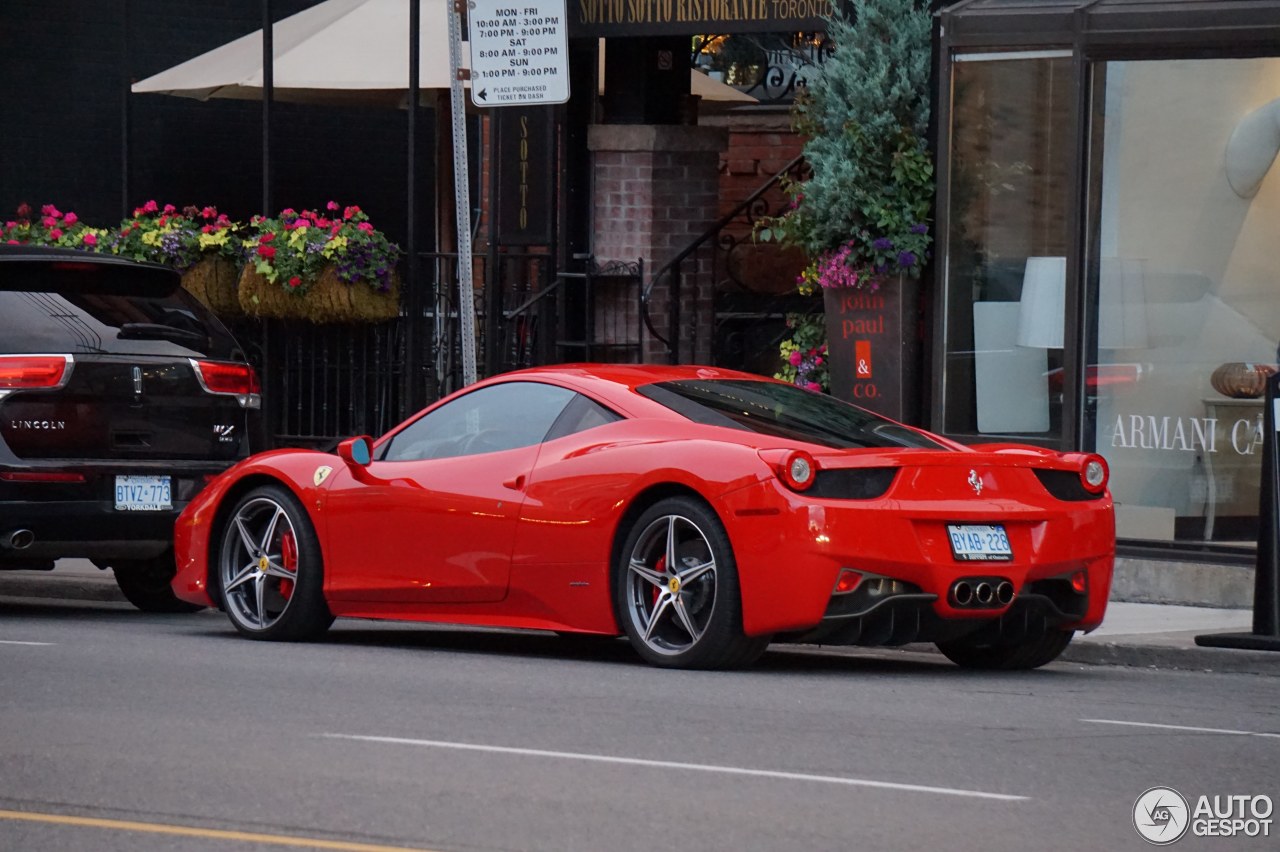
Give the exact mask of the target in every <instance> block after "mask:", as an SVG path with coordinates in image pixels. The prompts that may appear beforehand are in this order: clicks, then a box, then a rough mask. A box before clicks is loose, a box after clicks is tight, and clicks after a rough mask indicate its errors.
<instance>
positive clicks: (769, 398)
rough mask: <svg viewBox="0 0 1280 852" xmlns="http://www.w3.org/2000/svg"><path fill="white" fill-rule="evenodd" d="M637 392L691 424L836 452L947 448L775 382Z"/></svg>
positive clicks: (690, 384)
mask: <svg viewBox="0 0 1280 852" xmlns="http://www.w3.org/2000/svg"><path fill="white" fill-rule="evenodd" d="M636 391H637V392H638V393H640V394H641V395H642V396H646V397H648V398H649V399H652V400H653V401H654V402H658V403H661V404H662V405H665V406H666V407H667V408H670V409H671V410H672V411H674V412H676V413H677V414H680V415H683V416H684V417H687V418H688V419H690V420H692V421H694V422H695V423H703V424H706V425H709V426H727V427H729V428H731V429H745V430H747V431H749V432H758V433H760V434H762V435H773V436H776V437H779V438H789V439H792V440H797V441H807V442H808V443H811V444H819V445H821V446H824V447H832V448H835V449H848V448H852V447H922V448H927V449H934V450H941V449H946V448H945V447H944V446H943V445H942V444H939V443H938V442H936V441H933V440H930V439H929V438H927V437H925V436H924V435H921V434H920V433H919V432H916V431H915V430H913V429H908V428H907V427H905V426H903V425H901V424H899V423H895V422H893V421H892V420H886V419H884V418H883V417H880V416H878V415H875V414H872V413H871V412H870V411H866V410H864V409H861V408H858V407H857V406H853V405H849V404H848V403H844V402H841V401H839V400H837V399H834V398H832V397H830V396H827V395H825V394H820V393H814V392H813V391H807V390H804V389H802V388H798V387H796V386H795V385H785V384H779V383H776V382H755V381H749V380H745V379H723V380H688V381H680V382H660V383H657V384H652V385H641V386H640V387H638V388H636Z"/></svg>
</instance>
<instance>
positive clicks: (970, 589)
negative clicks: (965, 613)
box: [951, 577, 1015, 609]
mask: <svg viewBox="0 0 1280 852" xmlns="http://www.w3.org/2000/svg"><path fill="white" fill-rule="evenodd" d="M1014 594H1015V593H1014V589H1013V583H1010V582H1009V581H1008V580H1004V579H1001V578H999V577H967V578H965V579H961V580H956V581H955V582H954V583H952V584H951V603H952V604H953V605H955V606H956V607H957V608H958V609H992V608H996V607H1003V606H1008V605H1009V604H1011V603H1013V598H1014Z"/></svg>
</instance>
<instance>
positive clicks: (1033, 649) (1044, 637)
mask: <svg viewBox="0 0 1280 852" xmlns="http://www.w3.org/2000/svg"><path fill="white" fill-rule="evenodd" d="M1074 634H1075V631H1072V630H1047V631H1045V632H1044V633H1042V634H1040V635H1039V636H1033V637H1030V638H1028V639H1026V640H1025V641H1022V642H1019V643H1017V644H1000V643H988V644H977V643H975V642H972V641H969V640H965V639H956V640H953V641H951V642H939V643H938V650H939V651H941V652H942V653H943V654H945V655H946V657H947V659H949V660H951V662H953V663H955V664H956V665H958V666H962V667H963V668H966V669H988V670H1004V671H1011V670H1014V669H1038V668H1040V667H1041V666H1043V665H1046V664H1048V663H1051V662H1053V661H1054V660H1056V659H1058V657H1059V655H1061V654H1062V652H1063V651H1065V650H1066V649H1067V645H1069V644H1071V637H1072V636H1073V635H1074Z"/></svg>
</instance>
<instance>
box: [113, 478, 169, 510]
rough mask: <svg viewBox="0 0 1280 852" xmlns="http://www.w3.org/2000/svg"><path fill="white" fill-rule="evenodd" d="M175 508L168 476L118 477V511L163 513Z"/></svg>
mask: <svg viewBox="0 0 1280 852" xmlns="http://www.w3.org/2000/svg"><path fill="white" fill-rule="evenodd" d="M172 508H173V492H172V489H171V487H170V485H169V477H167V476H117V477H116V509H118V510H120V511H125V512H163V511H165V510H167V509H172Z"/></svg>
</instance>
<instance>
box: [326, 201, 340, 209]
mask: <svg viewBox="0 0 1280 852" xmlns="http://www.w3.org/2000/svg"><path fill="white" fill-rule="evenodd" d="M324 207H325V209H326V210H337V209H338V207H339V205H338V202H336V201H330V202H329V203H328V204H326V205H325V206H324Z"/></svg>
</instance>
